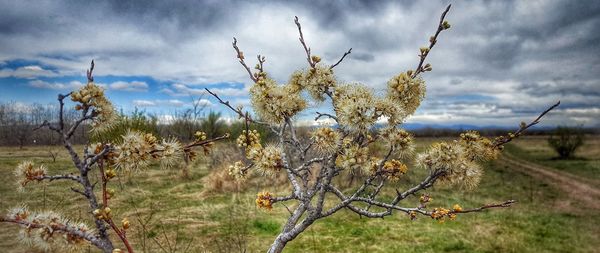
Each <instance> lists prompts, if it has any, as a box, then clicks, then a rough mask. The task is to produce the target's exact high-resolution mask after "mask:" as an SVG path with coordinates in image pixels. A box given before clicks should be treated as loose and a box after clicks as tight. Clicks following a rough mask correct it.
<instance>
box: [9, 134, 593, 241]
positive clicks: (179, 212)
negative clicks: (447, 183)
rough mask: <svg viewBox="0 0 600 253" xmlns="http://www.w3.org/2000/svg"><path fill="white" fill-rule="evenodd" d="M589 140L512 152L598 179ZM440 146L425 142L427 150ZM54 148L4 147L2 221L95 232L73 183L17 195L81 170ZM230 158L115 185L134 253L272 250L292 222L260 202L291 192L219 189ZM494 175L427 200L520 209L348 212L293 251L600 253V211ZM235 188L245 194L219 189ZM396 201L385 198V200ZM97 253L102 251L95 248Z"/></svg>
mask: <svg viewBox="0 0 600 253" xmlns="http://www.w3.org/2000/svg"><path fill="white" fill-rule="evenodd" d="M588 140H589V141H588V144H587V146H586V147H585V148H584V149H582V152H581V153H578V158H579V159H576V160H569V161H558V160H553V159H551V158H552V156H553V155H552V154H551V153H550V151H549V149H548V147H547V146H546V143H545V139H540V138H524V139H521V140H519V141H517V142H516V143H515V144H514V145H512V146H510V147H508V148H507V152H509V153H510V154H512V155H513V156H515V157H518V158H519V159H525V160H527V161H530V162H534V163H537V164H540V165H543V166H547V167H549V169H556V170H560V171H563V172H566V173H572V174H573V175H577V176H581V177H586V178H592V179H598V177H599V176H598V175H599V173H598V172H600V168H598V159H599V157H600V149H599V148H598V146H599V145H598V144H599V143H600V138H597V137H595V138H589V139H588ZM430 142H431V140H428V139H424V140H421V141H420V142H419V145H420V148H421V149H422V148H423V146H425V145H426V144H428V143H430ZM52 148H54V147H28V148H26V150H18V148H0V177H1V178H3V180H4V181H3V183H2V184H0V210H2V211H0V212H4V211H3V210H6V209H8V208H11V207H13V206H16V205H18V204H20V203H24V204H27V205H28V206H29V207H30V208H31V209H38V210H41V209H52V210H55V211H59V212H61V213H64V214H65V215H66V216H68V217H73V218H75V219H81V220H83V221H86V222H87V223H88V224H92V222H91V221H90V220H89V219H88V218H87V217H88V216H89V215H88V214H87V213H86V212H88V208H87V206H86V203H85V202H84V200H83V199H82V198H81V197H80V196H79V195H78V194H76V193H73V192H71V191H70V190H68V187H69V186H71V183H69V182H52V183H49V184H46V183H44V184H32V185H30V186H28V187H27V189H26V191H25V192H17V191H15V189H16V185H15V182H14V179H13V178H14V177H13V174H12V173H13V169H14V167H15V166H16V165H17V164H18V163H19V162H20V161H21V160H33V161H35V162H36V163H44V164H45V165H47V166H48V167H49V171H50V173H59V172H61V173H64V172H69V171H73V169H72V167H71V166H70V163H69V160H68V157H67V154H66V152H62V153H60V155H59V157H58V159H57V161H56V162H52V159H51V158H50V157H49V156H48V152H47V150H48V149H52ZM55 149H57V150H58V149H59V148H55ZM228 149H229V148H228V147H226V146H225V145H222V146H219V148H218V150H220V151H219V152H221V153H216V154H214V155H213V156H212V158H211V157H205V158H202V159H199V160H198V161H197V162H196V164H195V165H194V168H193V169H192V171H191V176H190V178H187V179H185V178H182V177H181V172H180V171H177V170H161V169H159V168H158V167H152V168H149V169H148V170H145V171H141V172H136V173H132V174H130V175H122V176H121V177H120V179H119V183H118V184H116V185H113V186H112V187H113V188H116V189H118V190H117V192H118V193H117V196H116V197H115V199H114V201H113V202H112V203H113V204H112V206H113V207H114V208H113V210H114V212H115V217H119V218H120V217H125V216H127V217H129V219H130V220H131V221H132V228H131V230H130V232H129V236H130V237H131V239H132V241H133V243H134V248H137V249H138V251H139V252H240V249H247V252H264V251H266V249H267V248H268V246H269V245H270V243H271V242H272V240H273V239H274V237H275V236H276V235H277V233H278V231H279V230H280V228H281V224H282V223H283V221H284V220H285V219H286V218H287V215H288V213H287V211H286V209H285V208H284V207H283V206H281V205H276V206H275V207H274V209H273V210H272V211H264V210H259V209H257V208H256V207H255V205H254V197H255V194H256V192H257V191H260V190H264V189H268V190H269V191H271V192H274V193H276V194H277V193H279V194H281V195H283V194H285V193H288V192H289V189H287V188H286V187H285V186H283V185H278V184H277V183H274V181H277V180H252V181H251V182H249V183H247V184H246V185H244V186H243V187H234V186H235V185H234V186H231V185H232V184H231V182H228V181H226V180H225V181H221V180H219V179H221V178H223V176H222V174H223V173H219V171H222V170H223V169H224V166H225V165H227V164H228V163H229V162H230V160H233V159H226V160H227V161H226V162H223V160H225V158H227V157H226V156H223V155H222V153H223V152H226V151H224V150H228ZM211 159H217V160H216V161H215V160H211ZM485 167H486V170H485V176H484V178H483V181H482V183H481V185H480V187H479V188H478V189H476V190H474V191H472V192H464V191H459V190H452V189H445V188H440V187H435V188H434V189H432V190H429V191H427V192H428V193H429V194H430V195H431V196H432V197H433V198H434V200H433V202H432V204H431V205H430V206H431V207H437V206H441V207H450V206H452V205H453V204H455V203H459V204H461V206H463V207H474V206H479V205H482V204H486V203H491V202H501V201H504V200H509V199H516V200H518V203H517V204H516V205H514V206H513V207H511V208H507V209H500V210H492V211H490V212H484V213H479V214H466V215H462V216H459V217H458V218H457V219H456V220H455V221H448V222H445V223H438V222H436V221H434V220H432V219H430V218H426V217H421V218H419V219H417V220H415V221H411V220H410V219H409V218H408V217H407V216H406V215H403V214H398V213H397V214H395V215H393V216H391V217H388V218H385V219H366V218H364V217H363V218H361V217H359V216H357V215H356V214H353V213H351V212H348V211H341V212H339V213H337V214H335V215H333V216H331V217H329V218H326V219H323V220H320V221H318V222H317V223H316V224H315V225H313V226H312V227H311V228H310V229H308V230H307V231H306V232H305V233H303V234H302V235H301V236H299V237H298V238H297V239H296V240H294V241H292V242H291V243H290V244H289V245H288V247H287V248H286V252H441V251H444V252H597V249H598V248H600V242H598V238H600V216H599V214H600V210H598V209H595V208H593V207H590V206H589V205H586V204H585V203H583V202H578V201H570V198H571V197H570V196H571V195H569V194H567V193H565V192H564V191H563V190H561V188H560V187H556V186H555V185H553V184H552V182H550V181H546V180H540V179H539V178H534V177H531V176H529V175H528V174H527V173H524V172H523V171H522V170H515V169H514V168H513V167H514V165H512V164H510V163H507V162H506V161H505V160H499V161H496V162H490V163H488V164H486V165H485ZM425 173H426V172H425V171H420V170H418V169H414V170H412V171H410V172H409V173H408V175H407V177H406V178H405V179H404V180H402V181H401V182H399V183H398V184H399V187H400V188H402V187H406V186H408V185H409V184H411V183H414V182H416V180H418V179H419V178H421V177H422V176H423V175H424V174H425ZM95 176H97V175H95ZM339 183H343V182H342V181H340V182H339ZM594 187H597V188H600V185H598V184H596V185H594ZM228 188H237V191H235V192H231V191H224V190H219V189H228ZM215 189H216V190H215ZM391 194H392V192H391V191H390V192H385V194H384V197H386V196H387V197H389V196H391ZM330 200H332V201H333V198H332V199H330ZM404 203H405V204H404V205H406V206H416V205H417V203H418V200H417V199H416V198H409V199H407V200H406V201H405V202H404ZM17 232H18V228H17V227H16V226H13V225H7V224H0V252H32V249H30V248H27V247H24V246H22V245H20V244H19V243H18V240H17V237H16V234H17ZM115 241H117V240H115ZM89 251H90V252H96V251H95V250H94V249H93V248H90V249H89Z"/></svg>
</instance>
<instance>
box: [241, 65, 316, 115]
mask: <svg viewBox="0 0 600 253" xmlns="http://www.w3.org/2000/svg"><path fill="white" fill-rule="evenodd" d="M261 73H264V72H261ZM250 99H251V102H252V107H253V108H254V110H255V111H256V113H257V114H258V116H259V117H260V118H262V119H264V120H266V121H268V122H271V123H281V122H283V121H285V119H286V118H291V117H293V116H294V115H296V114H297V113H298V112H300V111H302V110H304V108H306V101H305V100H304V99H303V98H302V97H301V96H300V92H299V91H296V88H295V87H293V86H291V85H285V86H281V85H278V84H277V83H276V82H275V81H274V80H273V79H270V78H267V77H266V76H259V79H258V81H257V82H256V83H255V84H254V85H253V86H252V88H250Z"/></svg>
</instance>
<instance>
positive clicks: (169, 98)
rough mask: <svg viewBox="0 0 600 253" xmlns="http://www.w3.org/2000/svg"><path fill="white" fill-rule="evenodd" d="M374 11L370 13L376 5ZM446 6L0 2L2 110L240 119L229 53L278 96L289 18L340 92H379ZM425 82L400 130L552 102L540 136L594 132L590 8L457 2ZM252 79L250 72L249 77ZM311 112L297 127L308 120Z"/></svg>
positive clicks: (294, 65)
mask: <svg viewBox="0 0 600 253" xmlns="http://www.w3.org/2000/svg"><path fill="white" fill-rule="evenodd" d="M375 2H376V3H375ZM448 3H451V1H418V2H416V3H415V2H413V1H390V2H386V1H296V2H294V1H269V2H267V1H248V2H241V1H239V2H237V1H155V2H152V1H139V2H128V1H118V0H115V1H93V2H90V1H0V44H1V47H0V101H3V102H9V101H14V102H21V103H34V102H37V103H42V104H46V103H52V102H53V100H54V99H55V98H56V94H57V93H60V92H63V93H64V92H68V91H69V90H72V89H75V88H77V87H78V86H80V85H82V83H83V82H85V69H86V68H87V67H88V65H89V61H90V60H91V59H95V61H96V71H95V76H96V82H97V83H100V84H102V85H104V87H105V88H106V89H107V94H108V95H109V97H110V98H111V99H113V101H115V104H116V105H117V106H118V107H119V108H120V109H122V110H124V111H130V110H132V109H133V108H135V107H138V108H143V109H145V110H146V111H148V112H152V113H156V114H160V115H168V114H171V113H173V112H174V111H176V110H183V109H185V108H186V107H189V106H190V104H191V97H195V98H198V97H200V96H203V98H204V99H206V100H205V101H203V103H205V104H208V109H207V110H214V111H222V112H223V113H224V114H225V115H231V114H230V113H229V112H228V111H226V110H225V109H224V108H223V107H221V106H219V105H218V104H217V103H216V102H215V101H214V100H213V99H212V98H210V97H209V96H207V95H205V94H204V93H203V88H204V87H208V88H210V89H212V90H214V91H215V92H217V93H218V94H221V95H222V96H224V97H225V98H227V99H228V100H230V101H232V103H234V104H242V105H247V104H248V103H249V100H248V96H247V94H248V92H247V91H248V88H249V86H250V85H251V82H250V80H249V79H248V77H247V73H246V72H245V71H244V69H243V68H242V67H241V66H240V65H239V63H238V62H237V60H236V58H235V52H234V51H233V49H232V47H231V42H232V37H234V36H235V37H237V39H238V45H239V47H240V48H241V49H242V50H243V51H244V52H245V55H246V56H247V59H248V61H251V60H252V59H254V57H248V56H252V55H256V54H262V55H265V56H266V57H267V63H266V66H265V68H266V70H267V71H268V72H269V74H271V75H272V76H273V77H274V78H275V79H276V80H278V81H279V82H285V81H286V80H287V79H288V77H289V75H290V74H291V73H292V72H293V71H294V70H296V69H301V68H306V61H305V58H304V57H305V55H304V51H303V49H302V47H301V46H300V44H299V42H298V34H297V30H296V27H295V25H294V22H293V17H294V16H295V15H296V16H298V17H299V18H300V21H301V23H302V25H303V31H304V34H305V38H306V40H307V43H308V44H309V46H311V48H312V51H313V53H314V54H317V55H320V56H322V58H323V59H324V62H326V63H330V64H331V63H334V62H335V61H337V60H338V59H339V57H340V56H341V55H342V54H343V53H344V52H345V51H346V50H348V48H350V47H352V48H353V51H352V54H351V55H350V56H349V58H347V59H346V60H345V61H344V62H343V63H342V64H341V65H340V66H338V67H336V75H337V77H338V79H340V80H341V81H344V82H361V83H364V84H366V85H368V86H370V87H372V88H373V89H375V90H379V91H383V89H384V87H385V83H386V82H387V80H388V79H389V78H390V77H392V76H393V75H395V74H397V73H399V72H400V71H405V70H408V69H411V68H415V66H416V64H417V60H418V57H417V54H418V48H419V47H421V46H424V45H426V44H427V40H428V38H429V36H430V35H431V34H432V33H433V32H434V31H435V29H436V26H437V22H438V19H439V15H440V14H441V12H442V11H443V9H444V8H445V6H446V5H447V4H448ZM452 4H453V6H452V9H451V11H450V13H449V14H448V16H447V20H448V21H449V22H450V23H451V24H452V28H451V29H450V30H449V31H447V32H443V33H442V34H441V35H440V37H439V39H438V44H437V45H436V47H435V48H434V49H433V51H432V52H431V54H430V56H429V58H428V62H430V63H431V64H432V65H433V71H432V72H428V73H425V75H424V78H425V80H426V82H427V84H428V88H427V96H426V98H425V101H424V103H423V104H422V106H421V108H420V109H419V110H418V111H417V113H416V114H415V115H414V116H413V117H411V118H410V119H409V122H414V123H426V124H473V125H480V126H487V125H496V126H499V125H501V126H510V125H517V124H518V122H520V121H521V120H527V119H530V118H532V117H534V116H535V115H536V114H537V113H538V112H540V111H543V110H544V109H545V108H546V107H548V106H550V105H551V104H553V103H555V102H556V101H557V100H561V102H562V104H561V107H560V108H559V109H558V110H557V111H555V112H553V113H552V114H551V115H550V116H549V117H548V118H547V120H546V121H545V122H544V124H545V125H555V124H584V125H585V126H600V1H593V0H590V1H567V0H564V1H537V0H532V1H514V2H513V1H456V2H455V3H454V2H452ZM251 65H253V63H252V64H251ZM316 106H317V108H316V109H312V110H308V111H307V112H305V113H304V114H302V115H301V116H300V119H309V118H311V117H314V111H315V110H323V108H321V107H323V105H316Z"/></svg>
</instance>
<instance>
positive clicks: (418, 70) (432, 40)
mask: <svg viewBox="0 0 600 253" xmlns="http://www.w3.org/2000/svg"><path fill="white" fill-rule="evenodd" d="M451 6H452V5H451V4H449V5H448V7H446V10H445V11H444V12H443V13H442V16H441V17H440V22H439V24H438V28H437V30H436V31H435V35H433V36H432V37H431V38H430V39H429V47H428V49H429V50H428V52H426V53H422V54H421V55H420V60H419V65H417V68H416V69H415V72H414V73H413V75H412V78H415V77H417V75H419V73H421V72H423V63H424V62H425V58H427V55H429V52H431V49H432V48H433V46H435V43H436V42H437V37H438V35H439V34H440V33H441V32H442V31H443V30H444V27H443V25H442V24H443V23H444V18H446V14H448V11H450V7H451Z"/></svg>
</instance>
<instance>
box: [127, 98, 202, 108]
mask: <svg viewBox="0 0 600 253" xmlns="http://www.w3.org/2000/svg"><path fill="white" fill-rule="evenodd" d="M131 103H132V104H133V105H134V106H137V107H158V106H170V107H182V106H187V105H190V106H191V103H186V102H183V101H181V100H179V99H168V100H160V99H157V100H144V99H137V100H133V101H132V102H131ZM198 103H199V104H200V105H204V106H211V105H212V103H211V102H210V101H208V100H206V99H201V100H199V101H198Z"/></svg>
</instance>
